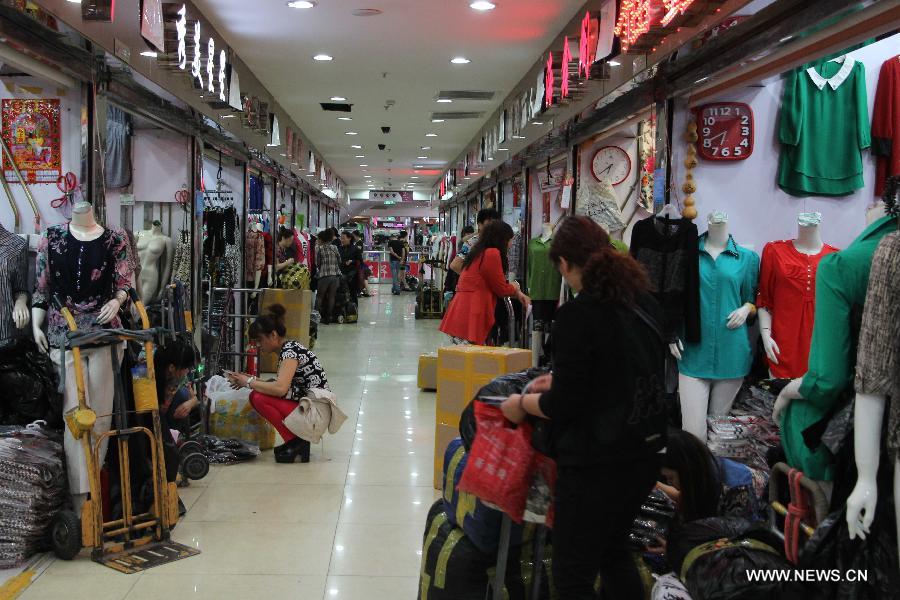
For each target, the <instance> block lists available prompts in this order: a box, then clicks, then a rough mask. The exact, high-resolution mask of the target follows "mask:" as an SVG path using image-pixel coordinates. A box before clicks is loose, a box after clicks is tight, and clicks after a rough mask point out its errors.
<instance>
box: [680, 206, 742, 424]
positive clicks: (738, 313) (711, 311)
mask: <svg viewBox="0 0 900 600" xmlns="http://www.w3.org/2000/svg"><path fill="white" fill-rule="evenodd" d="M707 222H708V224H709V229H708V231H707V233H705V234H704V235H702V236H701V237H700V241H699V244H700V307H701V313H700V314H701V336H700V342H698V343H688V344H687V345H682V344H681V342H678V343H676V344H674V345H673V346H675V347H674V348H672V350H673V353H675V352H677V354H676V356H678V355H681V358H680V361H681V362H680V364H679V377H678V385H679V390H680V393H681V414H682V428H683V429H684V430H685V431H689V432H690V433H692V434H694V435H695V436H697V437H698V438H699V439H701V440H704V441H705V440H706V431H707V426H706V417H707V414H712V415H727V414H728V413H729V412H730V411H731V405H732V403H733V402H734V398H735V396H736V395H737V393H738V390H740V387H741V384H742V383H743V380H744V377H745V376H746V375H747V373H748V372H749V371H750V366H751V363H752V353H751V348H750V341H749V339H748V337H747V327H746V323H747V318H748V317H749V316H750V315H751V314H752V312H753V311H754V310H755V307H754V305H753V304H752V300H753V299H755V297H756V284H757V279H758V277H759V257H758V256H757V255H756V253H755V252H752V251H750V250H747V249H746V248H741V247H739V246H738V245H737V244H736V243H735V241H734V239H733V238H732V237H731V236H730V235H729V233H728V215H727V214H725V213H723V212H718V211H716V212H713V213H711V214H710V215H709V217H708V219H707ZM723 311H729V312H727V313H726V312H723Z"/></svg>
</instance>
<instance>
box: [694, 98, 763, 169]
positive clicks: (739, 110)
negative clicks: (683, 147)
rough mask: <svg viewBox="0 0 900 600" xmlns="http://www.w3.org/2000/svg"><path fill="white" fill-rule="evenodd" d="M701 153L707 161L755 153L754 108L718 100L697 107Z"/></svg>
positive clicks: (739, 157) (727, 159) (729, 159)
mask: <svg viewBox="0 0 900 600" xmlns="http://www.w3.org/2000/svg"><path fill="white" fill-rule="evenodd" d="M697 119H698V123H697V135H698V137H699V140H698V142H697V147H698V153H699V154H700V156H701V157H702V158H705V159H706V160H721V161H732V160H744V159H746V158H748V157H749V156H750V155H751V154H753V109H751V108H750V107H749V106H748V105H746V104H743V103H741V102H716V103H714V104H705V105H703V106H701V107H699V108H698V109H697Z"/></svg>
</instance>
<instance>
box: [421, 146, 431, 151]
mask: <svg viewBox="0 0 900 600" xmlns="http://www.w3.org/2000/svg"><path fill="white" fill-rule="evenodd" d="M420 150H431V146H422V147H421V148H420Z"/></svg>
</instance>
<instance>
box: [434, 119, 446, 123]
mask: <svg viewBox="0 0 900 600" xmlns="http://www.w3.org/2000/svg"><path fill="white" fill-rule="evenodd" d="M431 122H432V123H443V122H444V119H432V120H431Z"/></svg>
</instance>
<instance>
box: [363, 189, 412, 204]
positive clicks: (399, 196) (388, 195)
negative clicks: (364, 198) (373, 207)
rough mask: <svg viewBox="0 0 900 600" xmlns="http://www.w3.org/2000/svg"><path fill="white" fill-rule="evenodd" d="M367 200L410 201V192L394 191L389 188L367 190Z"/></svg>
mask: <svg viewBox="0 0 900 600" xmlns="http://www.w3.org/2000/svg"><path fill="white" fill-rule="evenodd" d="M369 200H370V201H372V202H386V201H393V202H412V201H413V193H412V192H395V191H391V190H369Z"/></svg>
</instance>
